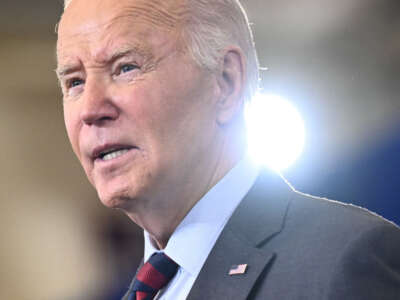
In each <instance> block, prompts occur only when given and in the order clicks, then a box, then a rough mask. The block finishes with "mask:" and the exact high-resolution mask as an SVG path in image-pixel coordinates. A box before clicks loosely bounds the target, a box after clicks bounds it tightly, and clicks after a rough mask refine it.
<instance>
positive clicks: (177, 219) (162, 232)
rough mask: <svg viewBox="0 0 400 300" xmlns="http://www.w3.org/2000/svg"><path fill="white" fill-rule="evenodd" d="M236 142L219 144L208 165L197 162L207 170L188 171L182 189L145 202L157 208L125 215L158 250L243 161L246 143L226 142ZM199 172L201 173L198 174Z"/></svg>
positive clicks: (136, 210)
mask: <svg viewBox="0 0 400 300" xmlns="http://www.w3.org/2000/svg"><path fill="white" fill-rule="evenodd" d="M237 139H238V137H237V135H236V137H234V138H233V137H226V138H225V139H224V141H223V142H222V143H220V147H219V149H220V150H219V151H215V152H214V155H210V156H208V157H207V160H206V161H204V162H198V166H202V165H203V166H207V168H205V169H204V168H199V167H198V166H197V167H196V166H193V168H190V169H187V170H185V174H182V176H181V177H180V178H181V180H180V182H179V184H176V185H175V186H179V189H178V188H177V189H173V190H171V188H170V186H168V188H167V189H166V190H165V191H164V193H161V194H160V195H159V197H157V198H159V199H158V201H144V203H157V205H156V207H154V208H152V207H149V206H143V207H141V208H138V207H135V209H131V210H129V211H125V212H126V214H127V215H128V216H129V217H130V218H131V219H132V220H133V221H134V222H135V223H136V224H137V225H139V226H140V227H142V228H143V229H144V230H146V231H147V232H148V233H149V234H150V236H151V239H152V241H153V244H154V246H156V247H157V248H158V249H160V250H162V249H164V248H165V247H166V246H167V244H168V241H169V239H170V237H171V236H172V234H173V232H174V231H175V229H176V228H177V227H178V225H179V224H180V223H181V222H182V220H183V219H184V218H185V216H186V215H187V214H188V213H189V211H190V210H191V209H192V208H193V206H195V205H196V203H197V202H198V201H199V200H200V199H201V198H202V197H203V196H204V195H205V194H206V193H207V192H208V191H209V190H210V189H211V188H212V187H213V186H214V185H215V184H216V183H217V182H218V181H220V180H221V179H222V178H223V177H224V176H225V175H226V174H227V173H228V172H229V171H230V170H231V169H232V168H233V167H234V166H235V165H236V164H237V163H238V161H239V160H240V159H241V158H242V157H243V155H244V146H243V145H245V143H243V140H241V142H240V143H239V142H236V143H235V144H233V143H232V142H229V143H228V142H227V141H235V140H237ZM210 158H212V159H210ZM196 170H199V171H198V172H197V174H196ZM196 175H197V176H196ZM166 197H168V199H167V198H166ZM153 200H154V199H153Z"/></svg>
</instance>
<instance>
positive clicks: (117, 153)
mask: <svg viewBox="0 0 400 300" xmlns="http://www.w3.org/2000/svg"><path fill="white" fill-rule="evenodd" d="M128 151H129V149H122V150H116V151H113V152H110V153H107V154H106V155H104V156H103V158H102V160H111V159H114V158H117V157H119V156H121V155H123V154H125V153H126V152H128Z"/></svg>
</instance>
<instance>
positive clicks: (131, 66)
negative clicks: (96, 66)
mask: <svg viewBox="0 0 400 300" xmlns="http://www.w3.org/2000/svg"><path fill="white" fill-rule="evenodd" d="M138 68H139V67H138V66H136V65H134V64H123V65H121V67H120V73H121V74H123V73H128V72H131V71H133V70H136V69H138Z"/></svg>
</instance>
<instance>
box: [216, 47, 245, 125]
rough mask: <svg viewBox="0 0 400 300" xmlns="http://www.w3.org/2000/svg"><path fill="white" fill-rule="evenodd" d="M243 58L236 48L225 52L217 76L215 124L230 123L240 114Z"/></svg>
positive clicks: (239, 50)
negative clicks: (217, 94) (217, 90)
mask: <svg viewBox="0 0 400 300" xmlns="http://www.w3.org/2000/svg"><path fill="white" fill-rule="evenodd" d="M245 68H246V67H245V57H244V54H243V52H242V50H241V49H240V48H238V47H229V48H227V49H226V50H225V54H224V56H223V60H222V62H221V66H220V69H219V73H218V74H217V81H218V85H219V89H220V92H221V94H220V97H219V100H218V103H217V109H218V112H217V122H218V124H219V125H226V124H228V123H230V122H231V121H232V120H233V119H235V117H236V116H237V115H238V113H240V111H241V108H242V106H243V100H244V91H243V90H244V84H245V77H246V75H245Z"/></svg>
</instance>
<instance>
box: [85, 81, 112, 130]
mask: <svg viewBox="0 0 400 300" xmlns="http://www.w3.org/2000/svg"><path fill="white" fill-rule="evenodd" d="M108 91H109V88H108V87H107V83H104V82H101V81H95V80H91V81H87V82H86V84H85V91H84V99H83V104H82V108H81V114H80V117H81V120H82V122H83V123H84V124H86V125H89V126H91V125H104V124H105V123H107V122H109V121H113V120H116V119H117V118H118V114H119V112H118V108H117V107H116V105H115V103H114V102H113V99H112V96H111V95H109V93H108Z"/></svg>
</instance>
